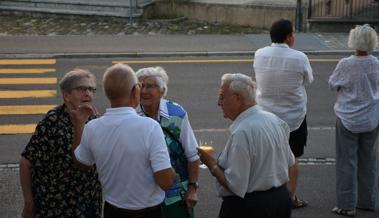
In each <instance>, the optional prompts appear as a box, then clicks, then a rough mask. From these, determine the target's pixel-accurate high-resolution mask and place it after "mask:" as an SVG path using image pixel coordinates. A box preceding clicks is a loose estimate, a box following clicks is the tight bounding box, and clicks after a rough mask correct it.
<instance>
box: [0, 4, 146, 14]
mask: <svg viewBox="0 0 379 218" xmlns="http://www.w3.org/2000/svg"><path fill="white" fill-rule="evenodd" d="M129 3H130V1H129V0H108V1H98V0H92V1H90V0H11V1H0V10H7V11H24V12H38V13H54V14H76V15H99V16H116V17H130V12H131V11H132V16H133V17H138V16H141V15H142V13H143V7H145V6H146V5H149V4H151V3H152V0H133V2H132V10H131V8H130V6H129Z"/></svg>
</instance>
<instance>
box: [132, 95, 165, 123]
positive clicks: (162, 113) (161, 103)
mask: <svg viewBox="0 0 379 218" xmlns="http://www.w3.org/2000/svg"><path fill="white" fill-rule="evenodd" d="M167 102H168V101H167V100H166V99H164V98H161V100H160V101H159V112H158V117H156V118H154V119H158V121H160V119H161V117H165V118H169V114H168V108H167ZM136 110H137V112H138V114H139V115H143V116H146V114H145V113H144V112H143V110H142V106H141V104H139V105H138V107H137V109H136Z"/></svg>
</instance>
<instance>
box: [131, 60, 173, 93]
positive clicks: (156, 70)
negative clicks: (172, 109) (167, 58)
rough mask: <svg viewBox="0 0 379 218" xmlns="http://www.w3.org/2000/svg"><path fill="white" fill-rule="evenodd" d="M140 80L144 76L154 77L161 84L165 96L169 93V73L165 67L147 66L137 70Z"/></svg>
mask: <svg viewBox="0 0 379 218" xmlns="http://www.w3.org/2000/svg"><path fill="white" fill-rule="evenodd" d="M136 75H137V78H138V80H140V79H142V78H144V77H152V78H154V80H155V83H156V84H157V85H158V86H159V88H160V89H161V91H163V92H164V93H163V96H166V94H167V85H168V75H167V73H166V71H165V69H163V67H159V66H157V67H147V68H141V69H139V70H138V71H137V72H136Z"/></svg>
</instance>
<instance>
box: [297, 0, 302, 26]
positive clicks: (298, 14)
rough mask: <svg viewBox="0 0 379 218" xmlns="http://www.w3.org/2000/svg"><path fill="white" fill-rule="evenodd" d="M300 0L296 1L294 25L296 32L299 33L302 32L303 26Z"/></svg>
mask: <svg viewBox="0 0 379 218" xmlns="http://www.w3.org/2000/svg"><path fill="white" fill-rule="evenodd" d="M301 1H302V0H297V2H296V18H295V20H296V24H295V28H296V30H297V32H301V31H302V29H303V28H302V26H303V12H302V5H301V3H302V2H301Z"/></svg>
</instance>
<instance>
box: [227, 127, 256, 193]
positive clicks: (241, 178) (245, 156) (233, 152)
mask: <svg viewBox="0 0 379 218" xmlns="http://www.w3.org/2000/svg"><path fill="white" fill-rule="evenodd" d="M231 143H232V144H231V147H230V150H229V153H228V162H229V163H228V166H229V167H228V168H226V169H225V171H224V174H225V178H226V181H227V184H228V188H229V189H230V190H231V191H232V192H233V193H234V194H236V195H238V196H240V197H241V198H243V197H244V196H245V194H246V192H247V188H248V184H249V173H246V172H250V167H251V163H252V160H251V157H250V152H249V142H248V137H247V135H246V133H245V132H243V131H237V132H235V133H234V134H233V135H232V142H231Z"/></svg>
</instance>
